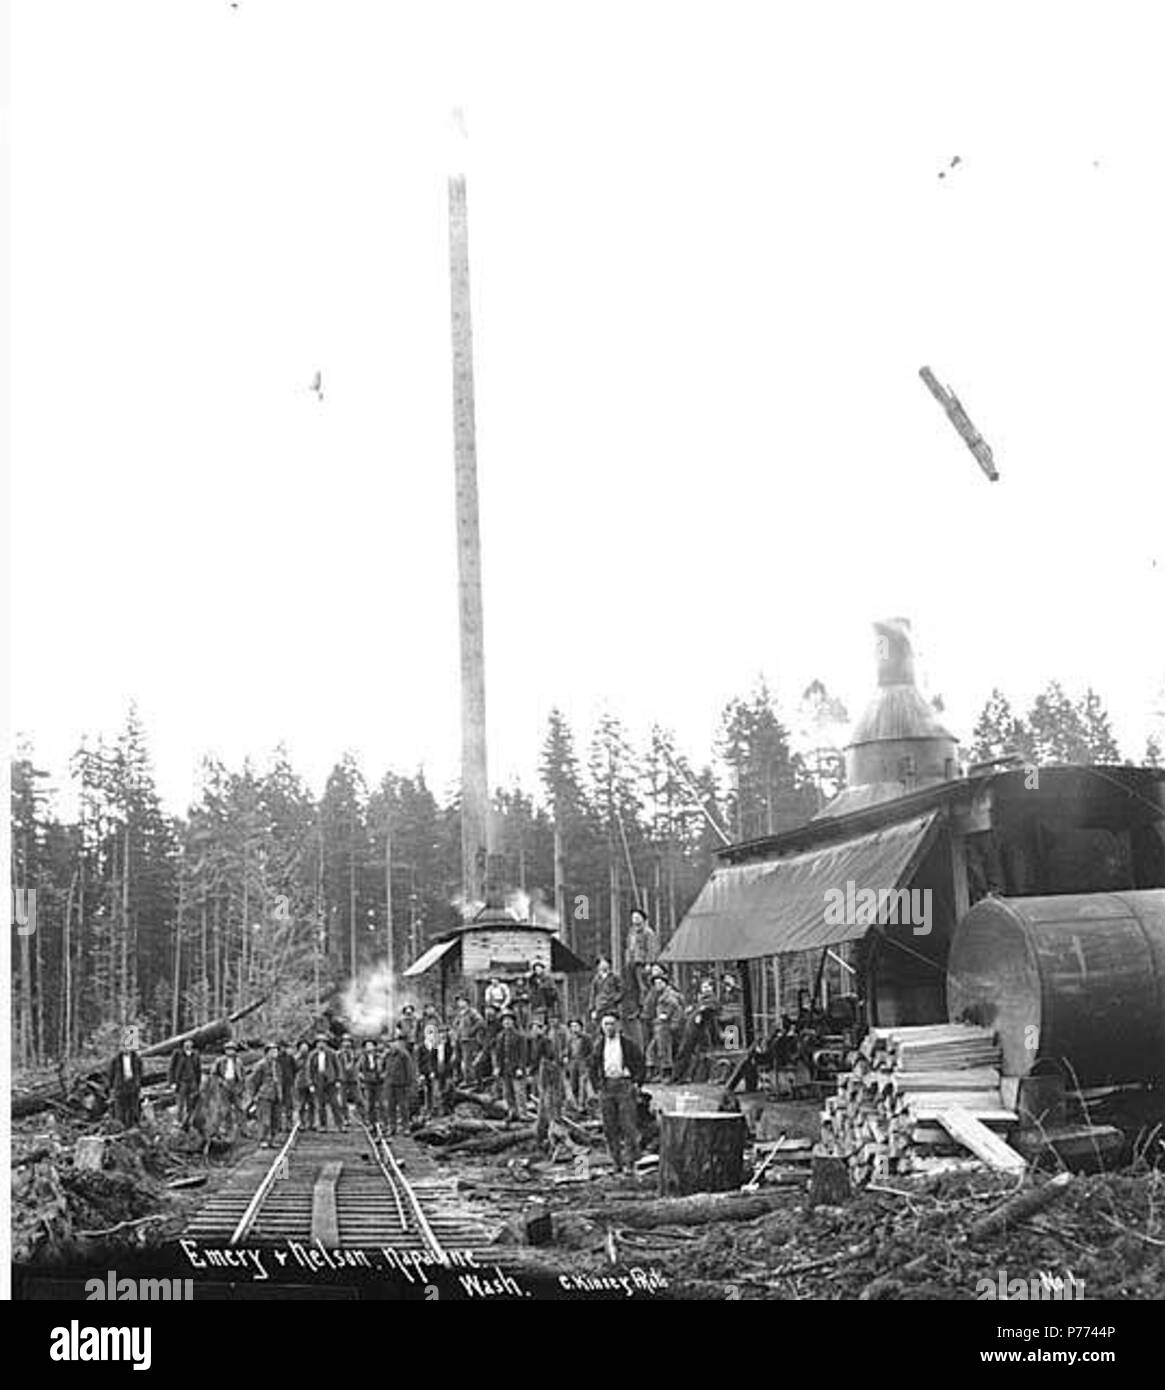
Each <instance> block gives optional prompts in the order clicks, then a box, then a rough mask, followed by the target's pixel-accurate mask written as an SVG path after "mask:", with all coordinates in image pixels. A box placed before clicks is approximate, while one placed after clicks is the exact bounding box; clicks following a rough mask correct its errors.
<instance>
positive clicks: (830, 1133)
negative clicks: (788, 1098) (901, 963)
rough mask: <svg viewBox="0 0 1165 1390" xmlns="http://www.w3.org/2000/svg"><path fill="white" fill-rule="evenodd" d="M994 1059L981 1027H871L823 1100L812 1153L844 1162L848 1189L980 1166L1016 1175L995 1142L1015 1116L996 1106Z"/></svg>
mask: <svg viewBox="0 0 1165 1390" xmlns="http://www.w3.org/2000/svg"><path fill="white" fill-rule="evenodd" d="M1000 1060H1001V1056H1000V1050H999V1046H998V1044H997V1043H996V1041H995V1034H994V1032H993V1031H992V1030H991V1029H990V1028H976V1027H973V1026H972V1025H970V1024H964V1023H936V1024H928V1025H926V1026H924V1027H917V1028H872V1029H871V1030H870V1031H869V1032H868V1033H867V1034H866V1036H865V1038H864V1039H863V1040H862V1044H861V1047H860V1049H859V1051H858V1053H857V1055H856V1057H855V1059H854V1063H853V1068H852V1070H851V1071H849V1072H845V1073H843V1074H842V1075H841V1076H839V1077H838V1078H837V1094H836V1095H832V1096H828V1097H826V1100H825V1109H824V1110H823V1111H822V1113H821V1142H820V1144H819V1145H818V1149H817V1152H818V1153H819V1154H827V1155H831V1156H834V1157H840V1158H843V1159H845V1160H846V1162H847V1165H848V1167H849V1174H850V1180H851V1181H852V1182H854V1183H857V1184H862V1183H867V1182H869V1181H871V1180H872V1179H879V1178H885V1177H890V1176H891V1175H893V1174H897V1173H934V1172H944V1171H954V1170H957V1169H959V1168H961V1167H975V1168H977V1167H980V1166H981V1165H982V1164H986V1165H987V1166H988V1167H990V1168H995V1169H999V1170H1001V1171H1004V1172H1021V1171H1022V1170H1023V1168H1024V1167H1025V1162H1024V1159H1023V1158H1022V1156H1021V1155H1020V1154H1018V1153H1016V1151H1015V1150H1014V1149H1013V1148H1011V1147H1010V1145H1008V1144H1007V1143H1005V1142H1004V1139H1003V1137H1002V1136H1003V1135H1004V1134H1006V1133H1007V1132H1008V1131H1009V1130H1010V1129H1011V1127H1012V1126H1014V1125H1015V1124H1017V1123H1018V1120H1019V1117H1018V1115H1017V1114H1016V1113H1015V1111H1013V1110H1008V1109H1007V1108H1006V1107H1005V1106H1004V1104H1003V1098H1002V1096H1001V1094H1000V1079H1001V1078H1000ZM968 1151H969V1154H970V1155H973V1158H970V1159H969V1158H968ZM959 1155H961V1156H962V1157H961V1158H960V1157H959Z"/></svg>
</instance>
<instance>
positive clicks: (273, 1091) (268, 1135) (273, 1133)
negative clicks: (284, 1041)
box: [251, 1043, 283, 1149]
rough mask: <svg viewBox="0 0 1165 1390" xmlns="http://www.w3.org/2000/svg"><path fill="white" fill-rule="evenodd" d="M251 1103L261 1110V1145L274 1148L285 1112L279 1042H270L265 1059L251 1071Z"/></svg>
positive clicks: (263, 1147) (265, 1147)
mask: <svg viewBox="0 0 1165 1390" xmlns="http://www.w3.org/2000/svg"><path fill="white" fill-rule="evenodd" d="M251 1104H252V1105H253V1106H255V1107H256V1108H257V1109H258V1111H259V1135H260V1137H259V1147H260V1148H261V1149H273V1148H274V1147H275V1144H276V1141H277V1140H278V1138H279V1117H280V1115H281V1114H282V1113H283V1077H282V1076H281V1074H280V1069H279V1044H278V1043H268V1045H267V1049H266V1052H265V1053H264V1056H263V1060H262V1061H261V1062H260V1063H259V1065H258V1066H257V1067H256V1068H255V1070H254V1071H253V1072H252V1073H251Z"/></svg>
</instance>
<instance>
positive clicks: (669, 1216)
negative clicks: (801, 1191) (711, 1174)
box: [575, 1192, 789, 1231]
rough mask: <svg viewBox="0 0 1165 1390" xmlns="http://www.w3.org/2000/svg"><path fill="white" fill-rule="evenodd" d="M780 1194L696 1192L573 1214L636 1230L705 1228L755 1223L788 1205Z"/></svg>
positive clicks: (621, 1203)
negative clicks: (723, 1223)
mask: <svg viewBox="0 0 1165 1390" xmlns="http://www.w3.org/2000/svg"><path fill="white" fill-rule="evenodd" d="M788 1204H789V1198H788V1195H787V1194H785V1193H781V1192H772V1193H769V1192H758V1193H756V1194H741V1193H737V1192H700V1193H695V1194H693V1195H692V1196H690V1197H659V1198H655V1199H654V1200H651V1201H646V1202H605V1203H604V1204H603V1205H602V1206H599V1207H587V1208H585V1209H584V1210H582V1211H579V1212H576V1213H575V1214H576V1215H578V1216H585V1217H587V1218H588V1219H589V1220H591V1221H601V1222H603V1223H604V1224H605V1225H607V1226H630V1227H633V1228H634V1229H635V1230H638V1231H646V1230H650V1229H651V1228H652V1227H653V1226H705V1225H708V1224H709V1223H710V1222H713V1221H755V1220H756V1218H757V1217H758V1216H764V1215H766V1214H767V1213H768V1212H770V1211H773V1210H774V1209H775V1208H777V1207H784V1206H788Z"/></svg>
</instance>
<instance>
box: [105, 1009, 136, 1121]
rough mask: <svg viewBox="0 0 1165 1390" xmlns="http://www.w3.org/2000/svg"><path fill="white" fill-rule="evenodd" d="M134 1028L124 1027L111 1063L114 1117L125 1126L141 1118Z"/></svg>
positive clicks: (110, 1088) (111, 1091)
mask: <svg viewBox="0 0 1165 1390" xmlns="http://www.w3.org/2000/svg"><path fill="white" fill-rule="evenodd" d="M136 1033H137V1029H136V1028H130V1029H126V1030H125V1033H124V1035H123V1037H122V1043H121V1050H120V1051H119V1052H118V1054H117V1056H116V1057H115V1058H114V1059H113V1061H112V1062H111V1063H110V1067H109V1093H110V1095H111V1096H112V1097H113V1116H114V1119H116V1120H118V1121H119V1122H120V1123H121V1124H123V1125H124V1126H125V1127H126V1129H129V1128H130V1127H131V1126H133V1125H138V1124H141V1120H142V1057H141V1053H140V1052H139V1051H138V1049H137V1038H136Z"/></svg>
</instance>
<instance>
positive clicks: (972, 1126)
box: [938, 1105, 1027, 1173]
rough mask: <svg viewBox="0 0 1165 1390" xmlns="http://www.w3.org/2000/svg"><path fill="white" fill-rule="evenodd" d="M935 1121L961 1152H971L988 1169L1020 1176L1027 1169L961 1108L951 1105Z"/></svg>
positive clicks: (1019, 1155)
mask: <svg viewBox="0 0 1165 1390" xmlns="http://www.w3.org/2000/svg"><path fill="white" fill-rule="evenodd" d="M938 1121H939V1124H941V1125H942V1127H943V1129H945V1130H946V1132H947V1133H948V1134H949V1135H950V1136H951V1138H952V1139H957V1140H958V1141H959V1143H960V1144H962V1145H963V1147H964V1148H967V1149H970V1150H971V1152H972V1153H973V1154H974V1155H975V1157H976V1158H979V1159H982V1160H983V1162H984V1163H986V1164H987V1166H988V1167H989V1168H994V1169H996V1170H997V1171H999V1172H1002V1173H1022V1172H1024V1170H1025V1169H1026V1168H1027V1160H1026V1159H1025V1158H1024V1157H1023V1155H1022V1154H1017V1153H1016V1151H1015V1150H1014V1149H1013V1148H1012V1147H1011V1146H1010V1145H1009V1144H1005V1143H1004V1142H1003V1140H1002V1139H1000V1138H999V1136H998V1135H997V1134H992V1132H991V1131H990V1130H989V1129H988V1128H987V1126H986V1125H985V1124H983V1123H982V1121H981V1120H977V1119H976V1118H975V1116H974V1115H972V1114H970V1113H969V1112H968V1111H966V1110H964V1109H962V1108H961V1107H960V1106H957V1105H952V1106H950V1107H949V1108H948V1109H946V1110H940V1111H939V1115H938Z"/></svg>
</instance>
